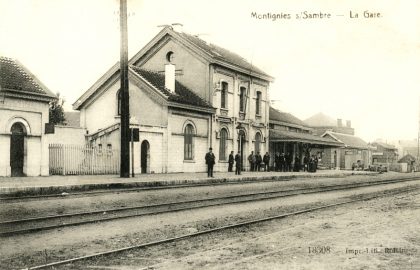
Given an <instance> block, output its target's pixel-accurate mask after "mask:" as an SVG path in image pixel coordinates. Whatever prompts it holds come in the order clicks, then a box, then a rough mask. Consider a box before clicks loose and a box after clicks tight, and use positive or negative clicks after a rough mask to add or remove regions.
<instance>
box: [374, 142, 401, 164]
mask: <svg viewBox="0 0 420 270" xmlns="http://www.w3.org/2000/svg"><path fill="white" fill-rule="evenodd" d="M370 145H371V146H372V164H378V163H395V162H397V160H398V152H397V148H396V147H395V146H393V145H390V144H387V143H383V142H373V143H371V144H370Z"/></svg>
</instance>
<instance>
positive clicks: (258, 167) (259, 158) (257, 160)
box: [255, 152, 262, 171]
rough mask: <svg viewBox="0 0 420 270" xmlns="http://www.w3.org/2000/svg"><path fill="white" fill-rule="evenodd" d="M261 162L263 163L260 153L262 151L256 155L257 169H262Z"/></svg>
mask: <svg viewBox="0 0 420 270" xmlns="http://www.w3.org/2000/svg"><path fill="white" fill-rule="evenodd" d="M261 163H262V157H261V155H260V152H257V154H256V155H255V170H256V171H260V170H261Z"/></svg>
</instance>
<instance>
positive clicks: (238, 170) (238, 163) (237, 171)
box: [235, 151, 242, 175]
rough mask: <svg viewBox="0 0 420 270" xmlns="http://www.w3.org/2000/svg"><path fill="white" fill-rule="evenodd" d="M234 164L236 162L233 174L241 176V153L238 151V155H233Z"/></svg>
mask: <svg viewBox="0 0 420 270" xmlns="http://www.w3.org/2000/svg"><path fill="white" fill-rule="evenodd" d="M235 162H236V168H235V174H238V175H239V174H241V163H242V160H241V151H238V153H237V154H236V155H235Z"/></svg>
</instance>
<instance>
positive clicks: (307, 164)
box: [303, 155, 309, 172]
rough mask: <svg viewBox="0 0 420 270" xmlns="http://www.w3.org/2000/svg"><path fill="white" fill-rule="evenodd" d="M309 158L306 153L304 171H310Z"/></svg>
mask: <svg viewBox="0 0 420 270" xmlns="http://www.w3.org/2000/svg"><path fill="white" fill-rule="evenodd" d="M308 166H309V158H308V156H307V155H305V157H304V158H303V171H304V172H308V171H309V168H308Z"/></svg>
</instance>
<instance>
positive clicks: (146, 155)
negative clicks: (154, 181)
mask: <svg viewBox="0 0 420 270" xmlns="http://www.w3.org/2000/svg"><path fill="white" fill-rule="evenodd" d="M140 152H141V153H140V160H141V173H148V172H149V171H150V144H149V142H148V141H147V140H144V141H143V142H142V143H141V147H140Z"/></svg>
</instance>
